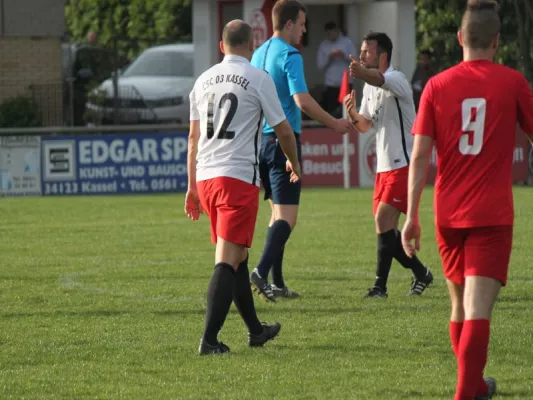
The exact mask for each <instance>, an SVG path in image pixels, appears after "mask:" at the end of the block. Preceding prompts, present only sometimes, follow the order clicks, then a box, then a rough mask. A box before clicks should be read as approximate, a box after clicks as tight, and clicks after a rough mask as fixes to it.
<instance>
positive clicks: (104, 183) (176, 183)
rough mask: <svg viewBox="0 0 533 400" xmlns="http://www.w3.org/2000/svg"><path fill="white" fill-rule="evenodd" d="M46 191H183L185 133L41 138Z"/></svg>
mask: <svg viewBox="0 0 533 400" xmlns="http://www.w3.org/2000/svg"><path fill="white" fill-rule="evenodd" d="M41 160H42V167H41V172H42V191H43V195H45V196H57V195H95V194H98V195H100V194H135V193H165V192H183V191H186V190H187V133H185V132H179V133H132V134H112V135H84V136H64V137H49V138H44V137H43V138H42V146H41Z"/></svg>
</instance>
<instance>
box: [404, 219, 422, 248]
mask: <svg viewBox="0 0 533 400" xmlns="http://www.w3.org/2000/svg"><path fill="white" fill-rule="evenodd" d="M420 236H421V230H420V223H419V222H418V221H415V220H413V219H411V218H407V219H406V220H405V224H404V225H403V230H402V246H403V249H404V251H405V254H407V256H408V257H409V258H413V256H414V255H415V254H416V252H417V251H419V250H420ZM413 240H414V242H415V244H414V246H413V243H412V241H413Z"/></svg>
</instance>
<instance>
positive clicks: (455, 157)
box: [412, 60, 533, 228]
mask: <svg viewBox="0 0 533 400" xmlns="http://www.w3.org/2000/svg"><path fill="white" fill-rule="evenodd" d="M517 123H518V124H520V126H521V128H522V129H523V130H524V132H526V133H527V134H531V133H533V93H532V92H531V89H530V87H529V85H528V82H527V81H526V79H525V78H524V76H523V75H522V74H521V73H520V72H518V71H516V70H513V69H511V68H508V67H505V66H503V65H500V64H495V63H492V62H490V61H487V60H478V61H467V62H461V63H460V64H458V65H456V66H454V67H452V68H450V69H447V70H445V71H443V72H441V73H440V74H437V75H435V76H434V77H433V78H431V79H430V80H429V82H428V84H427V85H426V87H425V88H424V91H423V93H422V98H421V100H420V107H419V111H418V115H417V117H416V119H415V123H414V125H413V129H412V133H413V134H418V135H427V136H431V137H432V138H434V139H435V146H436V150H437V177H436V181H435V199H434V201H435V215H436V224H437V225H438V226H441V227H451V228H468V227H482V226H496V225H512V224H513V220H514V207H513V193H512V166H513V157H514V149H515V136H516V125H517Z"/></svg>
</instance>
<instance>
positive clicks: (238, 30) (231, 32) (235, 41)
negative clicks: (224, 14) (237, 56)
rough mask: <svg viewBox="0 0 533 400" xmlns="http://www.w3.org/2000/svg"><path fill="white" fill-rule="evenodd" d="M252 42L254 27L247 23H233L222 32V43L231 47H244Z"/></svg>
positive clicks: (227, 25)
mask: <svg viewBox="0 0 533 400" xmlns="http://www.w3.org/2000/svg"><path fill="white" fill-rule="evenodd" d="M250 40H252V27H251V26H250V25H248V24H247V23H246V22H244V21H241V22H240V23H235V21H232V22H230V23H228V24H226V26H225V27H224V30H223V31H222V41H223V42H224V43H225V44H226V45H227V46H229V47H233V48H235V47H242V46H246V45H248V43H250Z"/></svg>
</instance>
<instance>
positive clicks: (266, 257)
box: [257, 219, 291, 279]
mask: <svg viewBox="0 0 533 400" xmlns="http://www.w3.org/2000/svg"><path fill="white" fill-rule="evenodd" d="M290 235H291V226H290V225H289V223H288V222H287V221H284V220H282V219H278V220H277V221H276V222H274V224H273V225H272V226H271V227H270V228H269V229H268V233H267V238H266V241H265V248H264V249H263V254H261V259H260V260H259V264H258V265H257V270H258V271H259V275H261V278H263V279H267V277H268V273H269V272H270V268H272V266H273V265H274V262H276V260H277V259H278V257H279V254H280V252H281V248H282V247H283V246H284V245H285V243H286V242H287V240H289V236H290Z"/></svg>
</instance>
